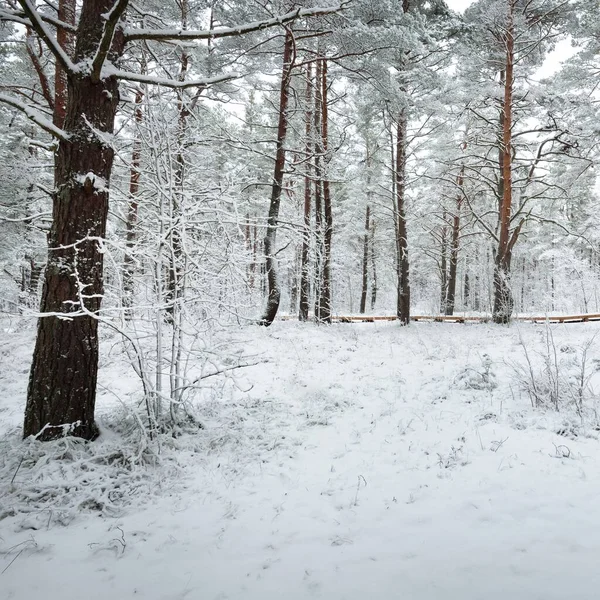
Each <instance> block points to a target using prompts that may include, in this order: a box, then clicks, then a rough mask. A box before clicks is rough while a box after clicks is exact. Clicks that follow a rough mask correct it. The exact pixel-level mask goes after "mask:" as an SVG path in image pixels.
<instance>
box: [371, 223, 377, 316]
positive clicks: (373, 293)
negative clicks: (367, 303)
mask: <svg viewBox="0 0 600 600" xmlns="http://www.w3.org/2000/svg"><path fill="white" fill-rule="evenodd" d="M376 302H377V260H376V254H375V219H373V221H372V224H371V310H374V309H375V303H376Z"/></svg>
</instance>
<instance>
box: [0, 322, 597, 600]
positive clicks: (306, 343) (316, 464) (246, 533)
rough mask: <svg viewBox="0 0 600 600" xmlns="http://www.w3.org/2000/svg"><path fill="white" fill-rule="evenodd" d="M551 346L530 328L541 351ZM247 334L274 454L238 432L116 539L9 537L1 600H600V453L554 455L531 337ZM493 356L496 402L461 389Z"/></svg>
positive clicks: (11, 527) (94, 525)
mask: <svg viewBox="0 0 600 600" xmlns="http://www.w3.org/2000/svg"><path fill="white" fill-rule="evenodd" d="M598 330H600V328H599V327H598V326H597V325H592V324H584V325H570V326H568V329H566V328H562V329H556V332H557V334H556V335H557V338H560V339H561V340H562V339H563V338H564V340H568V341H569V342H570V343H572V344H578V343H581V340H583V339H586V338H587V337H590V336H591V335H593V334H594V333H596V331H598ZM540 331H541V330H540V328H539V327H537V328H536V327H535V326H527V327H523V328H522V332H523V335H524V336H525V337H526V338H527V339H528V340H530V343H531V344H535V343H537V342H536V340H538V339H539V335H540ZM251 334H252V335H254V336H256V337H257V339H256V349H257V350H259V351H264V352H266V353H267V355H268V356H270V358H271V360H272V361H273V363H272V364H271V365H270V367H269V368H270V369H271V373H268V372H267V368H266V367H265V366H264V365H263V366H260V367H255V368H254V369H253V370H252V371H250V372H247V373H245V374H244V378H245V380H246V381H247V382H251V383H253V384H254V388H253V389H252V390H251V391H250V392H249V393H248V395H247V397H246V399H245V402H247V406H248V407H249V408H250V409H251V410H252V413H253V415H254V416H253V421H252V424H255V423H256V422H257V420H261V419H262V420H263V426H262V428H261V429H260V431H261V432H262V433H261V434H260V435H262V436H263V439H259V438H257V439H252V436H250V438H249V437H248V435H247V434H248V432H245V433H244V431H243V424H242V429H240V444H237V445H236V444H235V443H232V442H231V440H230V441H228V442H227V443H225V444H224V445H223V446H222V447H220V448H217V449H215V451H214V452H213V453H212V454H211V455H210V456H208V457H203V458H202V459H201V460H200V459H199V460H198V462H197V463H196V464H194V463H193V461H192V460H191V459H190V461H189V465H188V473H189V475H190V477H189V479H185V480H184V481H181V482H179V483H178V484H177V485H174V484H173V482H169V481H168V480H166V481H165V489H164V490H163V491H162V497H161V498H160V500H158V501H157V502H153V503H152V504H151V505H149V506H148V507H146V508H145V509H143V510H140V511H137V512H134V511H132V512H129V513H128V514H126V515H124V516H122V517H119V518H117V519H107V518H102V517H98V516H94V515H89V514H88V515H82V516H80V517H79V518H78V519H77V520H76V521H74V522H73V523H71V524H70V525H69V526H68V527H60V526H52V527H50V528H49V529H45V528H41V529H39V530H35V531H32V530H27V529H24V530H23V529H21V526H22V521H23V519H22V518H20V517H11V518H7V519H5V520H3V521H0V537H1V539H0V544H1V547H2V550H4V551H7V550H8V549H11V548H13V547H15V545H16V544H21V546H18V548H24V551H23V552H22V553H21V554H20V555H17V553H16V552H15V551H14V550H11V552H10V553H8V554H6V555H5V556H1V557H0V571H2V570H3V569H5V571H4V572H3V573H2V575H1V576H0V598H2V599H4V598H11V599H18V600H26V599H27V600H28V599H30V598H34V597H37V596H39V595H42V594H43V596H44V597H45V598H48V599H49V600H54V599H58V598H60V599H61V600H71V599H72V600H75V599H79V598H87V599H90V600H92V599H98V600H101V599H109V598H110V599H114V600H124V599H129V598H144V599H149V600H154V599H156V600H167V599H169V600H171V599H172V600H175V599H183V598H188V599H202V600H205V599H206V600H209V599H210V600H213V599H215V600H216V599H220V600H225V599H232V600H233V599H240V600H241V599H248V600H254V599H257V600H258V599H261V600H267V599H271V598H272V599H279V598H285V599H286V600H288V599H302V598H325V599H328V600H333V599H340V600H341V599H343V598H346V599H349V600H350V599H352V600H354V599H360V598H364V597H371V598H377V599H379V598H381V599H396V598H398V599H407V600H436V599H440V598H450V599H457V600H458V599H460V600H475V599H481V600H495V599H498V600H500V599H502V600H505V599H508V598H510V599H512V600H520V599H523V600H535V599H540V600H542V599H543V600H551V599H557V600H558V599H564V598H569V599H577V600H584V599H590V600H592V599H596V598H598V597H599V592H598V589H600V570H599V569H598V560H599V559H600V469H599V466H600V465H599V464H598V463H599V457H600V454H599V446H598V441H597V439H596V437H597V434H596V432H591V433H590V435H589V436H587V437H586V436H583V435H580V436H578V437H577V438H576V439H568V438H565V437H564V436H561V435H557V434H556V433H555V432H554V430H556V429H557V427H558V426H559V425H557V424H560V419H561V418H562V417H561V416H556V415H543V414H542V413H539V412H537V413H535V412H533V411H532V410H531V409H530V407H529V405H528V400H527V398H525V397H520V396H519V393H518V390H516V389H515V382H514V381H513V380H512V379H511V374H510V369H509V367H508V366H507V365H506V364H505V362H504V361H505V360H509V359H510V358H511V357H512V358H515V359H516V358H518V356H519V354H520V352H519V348H518V346H517V342H518V332H517V329H516V328H511V329H506V328H494V327H491V326H484V325H473V326H461V325H442V324H418V325H413V326H411V327H410V328H408V329H407V330H402V329H399V328H398V327H397V326H395V325H388V324H386V325H376V326H374V325H364V326H363V325H360V326H357V325H352V326H343V325H340V326H336V327H335V328H315V327H309V328H306V327H304V328H301V327H299V326H298V325H295V324H280V325H278V326H276V327H274V328H272V329H270V330H263V329H258V330H254V329H253V330H252V331H251ZM528 343H529V342H528ZM484 353H487V354H489V355H490V357H491V360H492V370H493V371H494V372H495V373H496V377H497V380H498V387H497V388H496V389H491V390H473V389H463V387H464V386H461V385H459V384H457V381H459V379H460V378H458V379H457V376H458V375H459V374H460V373H461V372H463V371H464V367H465V365H470V366H471V367H472V368H473V369H479V370H481V369H482V366H481V365H482V360H483V354H484ZM594 356H596V355H595V354H594ZM237 426H239V424H236V427H237ZM250 426H253V425H249V427H250ZM257 431H258V430H257ZM213 433H214V432H213ZM202 435H210V432H208V433H206V434H202ZM567 455H568V456H567ZM170 488H172V492H171V493H172V495H171V496H169V489H170ZM15 556H17V558H16V559H15V560H14V562H13V563H12V564H9V563H10V561H11V560H13V559H14V558H15ZM7 565H8V566H7Z"/></svg>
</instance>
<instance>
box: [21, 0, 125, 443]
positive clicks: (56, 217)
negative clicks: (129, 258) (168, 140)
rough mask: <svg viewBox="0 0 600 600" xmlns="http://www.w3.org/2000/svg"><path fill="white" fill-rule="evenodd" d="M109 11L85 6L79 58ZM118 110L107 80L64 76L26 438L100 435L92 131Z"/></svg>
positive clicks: (99, 151) (93, 44) (102, 154)
mask: <svg viewBox="0 0 600 600" xmlns="http://www.w3.org/2000/svg"><path fill="white" fill-rule="evenodd" d="M113 4H114V2H113V0H95V1H94V2H91V1H86V2H84V3H83V5H82V9H81V16H80V20H79V26H78V31H77V41H76V46H75V58H76V59H77V60H78V61H83V60H86V59H87V60H91V59H92V58H93V57H94V55H95V52H96V49H97V46H98V42H99V40H100V38H101V36H102V33H103V30H104V23H105V19H104V17H103V15H104V14H105V13H107V12H109V11H110V10H111V9H112V8H113ZM123 45H124V38H123V35H122V31H121V30H120V29H117V31H116V32H115V35H114V38H113V42H112V46H111V51H110V53H109V60H111V61H113V62H116V61H117V60H118V58H119V57H120V56H121V55H122V52H123ZM118 103H119V86H118V81H117V79H116V78H115V77H114V76H111V77H106V78H104V79H100V80H95V79H94V78H93V76H92V74H90V73H86V72H82V71H78V72H75V73H73V74H69V76H68V101H67V110H66V116H65V121H64V126H63V128H64V130H65V131H66V133H67V135H68V136H69V137H68V139H63V140H61V141H60V143H59V147H58V151H57V154H56V157H55V172H56V184H57V185H56V191H55V192H54V197H53V222H52V227H51V229H50V233H49V238H48V245H49V250H48V263H47V267H46V272H45V276H44V287H43V292H42V299H41V307H40V311H41V312H42V313H49V314H47V315H46V316H43V317H41V318H40V319H39V320H38V331H37V339H36V345H35V350H34V354H33V363H32V366H31V372H30V376H29V387H28V391H27V405H26V408H25V423H24V428H23V434H24V436H30V435H34V436H37V437H38V439H41V440H49V439H53V438H57V437H61V436H63V435H65V434H72V435H76V436H79V437H82V438H85V439H88V440H91V439H94V438H95V437H97V435H98V427H97V425H96V423H95V421H94V408H95V402H96V379H97V373H98V320H97V314H98V311H99V309H100V303H101V299H102V295H103V280H102V270H103V258H104V253H103V248H102V240H103V239H104V236H105V233H106V219H107V215H108V185H109V182H110V174H111V169H112V163H113V156H114V151H113V149H112V146H111V145H110V144H106V142H105V140H104V139H102V138H101V136H100V135H98V134H97V133H95V132H96V131H99V132H102V133H105V134H108V135H110V134H112V133H113V129H114V119H115V113H116V110H117V106H118ZM57 313H59V314H61V315H64V314H66V315H67V316H68V318H65V317H64V316H62V317H59V316H57ZM69 313H70V314H69Z"/></svg>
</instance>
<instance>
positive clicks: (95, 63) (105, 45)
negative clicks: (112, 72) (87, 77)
mask: <svg viewBox="0 0 600 600" xmlns="http://www.w3.org/2000/svg"><path fill="white" fill-rule="evenodd" d="M128 3H129V0H116V2H115V4H114V6H113V7H112V9H111V10H110V12H108V13H106V15H105V18H106V23H105V25H104V32H103V33H102V39H101V40H100V42H99V44H98V50H97V52H96V55H95V56H94V59H93V60H92V79H94V80H95V81H98V80H99V79H100V73H101V72H102V66H103V65H104V61H105V60H106V57H107V55H108V51H109V50H110V46H111V44H112V41H113V37H114V35H115V29H116V27H117V23H118V22H119V20H120V19H121V17H122V16H123V14H124V12H125V10H126V9H127V4H128Z"/></svg>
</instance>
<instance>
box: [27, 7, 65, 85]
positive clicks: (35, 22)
mask: <svg viewBox="0 0 600 600" xmlns="http://www.w3.org/2000/svg"><path fill="white" fill-rule="evenodd" d="M19 4H20V5H21V6H22V7H23V12H24V13H25V15H26V16H27V18H28V19H29V21H30V22H31V27H33V29H34V30H35V32H36V33H37V34H38V35H39V36H40V38H41V39H42V40H43V41H44V43H45V44H46V46H48V49H49V50H50V52H52V54H54V56H55V57H56V60H57V61H58V62H59V63H60V66H61V67H62V68H63V69H64V70H65V71H66V72H67V73H73V72H74V71H76V68H75V65H74V64H73V63H72V62H71V59H70V58H69V57H68V55H67V53H66V52H65V51H64V50H63V49H62V48H61V46H60V44H59V43H58V40H57V39H56V37H54V35H52V32H51V31H50V30H49V29H48V27H47V25H46V23H45V22H44V19H43V18H42V16H41V15H40V13H39V12H38V11H37V10H36V8H35V5H34V4H33V3H32V2H31V0H19Z"/></svg>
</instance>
